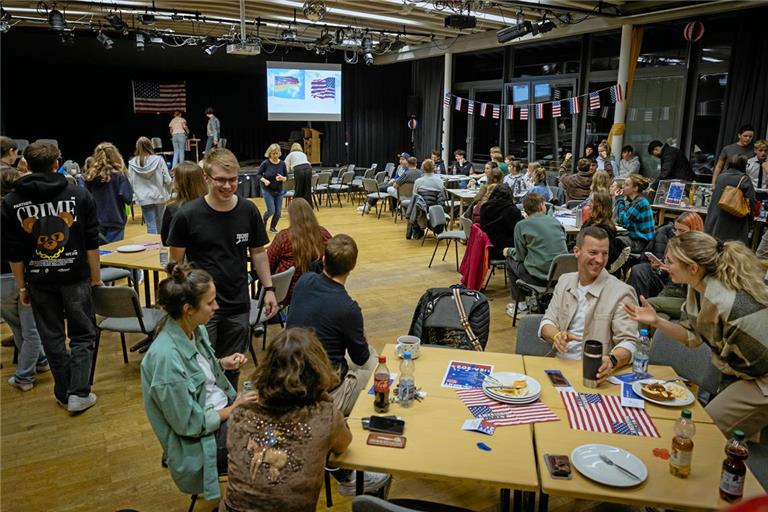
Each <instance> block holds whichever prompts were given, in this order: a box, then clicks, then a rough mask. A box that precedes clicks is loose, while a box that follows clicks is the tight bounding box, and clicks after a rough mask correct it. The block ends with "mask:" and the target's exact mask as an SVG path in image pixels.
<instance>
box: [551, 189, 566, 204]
mask: <svg viewBox="0 0 768 512" xmlns="http://www.w3.org/2000/svg"><path fill="white" fill-rule="evenodd" d="M549 191H550V192H552V204H554V205H556V206H562V205H564V204H565V203H566V202H567V200H568V196H567V195H566V193H565V189H563V188H560V187H553V186H550V187H549Z"/></svg>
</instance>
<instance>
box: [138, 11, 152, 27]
mask: <svg viewBox="0 0 768 512" xmlns="http://www.w3.org/2000/svg"><path fill="white" fill-rule="evenodd" d="M139 21H141V23H142V25H154V24H155V15H154V14H148V13H145V14H141V15H139Z"/></svg>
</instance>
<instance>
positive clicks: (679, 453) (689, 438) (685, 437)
mask: <svg viewBox="0 0 768 512" xmlns="http://www.w3.org/2000/svg"><path fill="white" fill-rule="evenodd" d="M694 434H696V424H694V423H693V420H692V419H691V411H689V410H688V409H683V410H682V412H681V413H680V417H679V418H678V419H677V421H675V437H673V438H672V455H671V456H670V458H669V472H670V473H671V474H672V475H674V476H677V477H680V478H688V475H690V474H691V459H692V457H693V436H694Z"/></svg>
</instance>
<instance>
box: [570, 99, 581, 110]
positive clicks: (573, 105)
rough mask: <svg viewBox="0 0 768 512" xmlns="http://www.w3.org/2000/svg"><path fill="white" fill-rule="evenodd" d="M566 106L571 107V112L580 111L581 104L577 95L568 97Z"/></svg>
mask: <svg viewBox="0 0 768 512" xmlns="http://www.w3.org/2000/svg"><path fill="white" fill-rule="evenodd" d="M568 106H569V107H570V108H571V114H578V113H579V112H581V104H580V103H579V97H578V96H573V97H572V98H568Z"/></svg>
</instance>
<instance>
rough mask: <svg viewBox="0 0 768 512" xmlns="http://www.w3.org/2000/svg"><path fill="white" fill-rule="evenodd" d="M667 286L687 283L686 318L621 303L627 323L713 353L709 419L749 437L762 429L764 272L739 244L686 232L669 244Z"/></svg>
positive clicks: (766, 353) (766, 415)
mask: <svg viewBox="0 0 768 512" xmlns="http://www.w3.org/2000/svg"><path fill="white" fill-rule="evenodd" d="M667 266H668V268H669V276H670V277H671V278H672V282H674V283H680V284H687V285H688V296H687V298H686V301H685V305H684V306H683V308H684V311H685V313H686V315H687V318H686V319H685V320H683V321H682V322H680V323H673V322H671V321H669V320H665V319H663V318H660V317H659V316H658V315H657V314H656V311H654V309H653V307H651V305H650V304H649V303H648V301H647V300H646V299H645V297H641V298H640V301H641V304H642V305H641V306H637V305H634V304H625V305H624V308H625V309H626V311H627V314H629V317H630V318H632V319H633V320H636V321H637V322H640V323H644V324H647V325H650V326H652V327H655V328H656V329H658V330H660V331H661V332H663V333H664V334H666V335H667V336H669V337H671V338H673V339H675V340H677V341H679V342H680V343H683V344H684V345H687V346H689V347H696V346H698V345H701V344H702V343H706V344H707V345H709V348H711V349H712V363H713V364H714V365H715V366H716V367H717V368H718V369H719V370H720V371H721V372H723V376H722V379H721V381H720V392H719V393H718V394H717V396H716V397H715V398H714V399H713V400H712V401H711V402H709V404H708V405H707V407H706V409H707V413H709V415H710V416H711V417H712V419H714V420H715V423H716V424H717V426H718V427H719V428H720V430H721V431H722V432H723V433H724V434H728V435H730V434H731V433H732V432H733V430H734V429H737V428H738V429H741V430H742V431H744V433H745V434H746V435H747V437H750V436H752V435H755V434H758V433H759V432H760V431H761V430H762V429H764V428H765V427H766V426H768V337H767V336H766V335H765V333H766V329H768V285H766V284H765V282H764V281H763V278H764V277H765V268H763V266H762V265H761V263H760V260H758V259H757V256H755V255H754V253H752V251H750V250H749V249H748V248H747V246H745V245H744V244H742V243H741V242H734V241H731V242H725V243H723V242H721V241H719V240H716V239H715V238H712V237H711V236H709V235H707V234H705V233H701V232H696V231H691V232H688V233H683V234H681V235H679V236H676V237H675V238H673V239H672V240H670V241H669V244H667Z"/></svg>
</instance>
